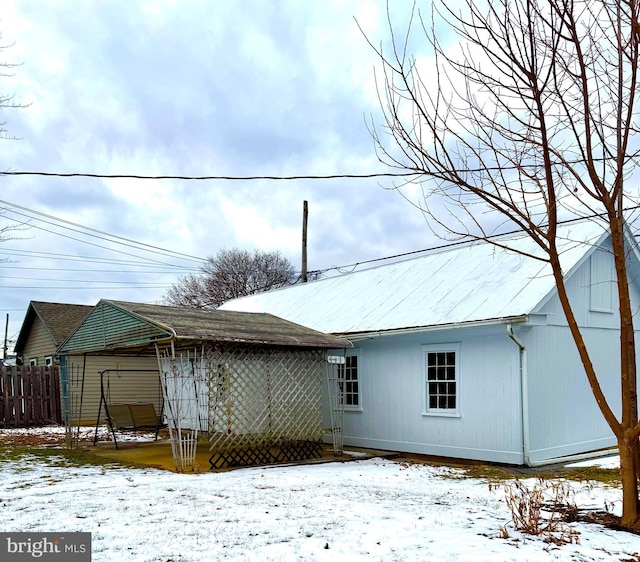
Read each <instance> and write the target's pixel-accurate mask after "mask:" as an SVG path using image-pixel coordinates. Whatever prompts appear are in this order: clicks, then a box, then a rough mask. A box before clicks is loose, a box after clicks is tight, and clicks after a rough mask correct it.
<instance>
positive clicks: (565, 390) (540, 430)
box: [523, 326, 620, 462]
mask: <svg viewBox="0 0 640 562" xmlns="http://www.w3.org/2000/svg"><path fill="white" fill-rule="evenodd" d="M582 333H583V335H584V337H585V340H586V344H587V348H588V349H589V352H590V354H591V358H592V361H593V363H594V366H595V368H596V372H597V373H598V374H599V378H600V383H601V385H602V387H603V390H604V391H605V394H606V396H607V398H608V400H609V403H610V405H611V406H612V407H613V408H614V409H615V410H616V411H618V412H619V405H620V398H619V384H618V379H619V373H620V371H619V368H620V361H619V354H618V353H616V352H615V349H616V346H619V342H620V338H619V335H618V332H617V331H615V330H611V329H606V328H583V329H582ZM523 339H524V341H525V342H526V345H527V350H528V358H529V362H528V371H529V413H530V415H529V419H530V449H531V460H532V461H533V462H537V461H542V460H547V459H552V458H557V457H562V456H566V455H571V454H576V453H583V452H587V451H593V450H596V449H599V448H604V447H609V446H613V445H615V444H616V441H615V438H614V436H613V433H612V431H611V429H609V426H608V425H607V423H606V422H605V420H604V418H603V416H602V413H601V412H600V410H599V408H598V405H597V404H596V401H595V398H594V397H593V393H592V392H591V388H590V386H589V383H588V381H587V377H586V375H585V372H584V368H583V367H582V363H581V362H580V358H579V356H578V352H577V350H576V346H575V343H574V341H573V338H572V337H571V333H570V332H569V328H567V327H562V326H545V327H535V328H532V329H531V330H530V333H529V334H526V335H525V336H524V337H523Z"/></svg>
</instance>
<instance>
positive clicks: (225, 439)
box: [59, 300, 351, 468]
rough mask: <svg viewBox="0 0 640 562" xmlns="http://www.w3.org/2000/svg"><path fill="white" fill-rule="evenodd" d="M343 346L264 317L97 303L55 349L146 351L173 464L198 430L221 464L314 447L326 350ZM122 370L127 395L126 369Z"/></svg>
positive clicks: (291, 455)
mask: <svg viewBox="0 0 640 562" xmlns="http://www.w3.org/2000/svg"><path fill="white" fill-rule="evenodd" d="M349 347H351V344H350V343H349V342H348V341H347V340H345V339H343V338H337V337H334V336H330V335H326V334H323V333H320V332H318V331H315V330H312V329H309V328H306V327H303V326H300V325H297V324H295V323H292V322H289V321H287V320H283V319H281V318H277V317H275V316H273V315H271V314H265V313H245V312H232V311H220V310H198V309H191V308H179V307H170V306H160V305H149V304H141V303H131V302H120V301H111V300H101V301H100V302H98V304H97V305H96V306H95V309H94V310H93V312H92V313H91V314H90V315H89V316H88V317H87V318H86V319H85V321H84V322H83V323H82V324H81V325H80V326H79V327H78V329H77V330H76V331H75V332H74V333H73V334H71V335H70V336H69V338H68V339H67V340H66V341H65V342H64V343H63V344H62V346H61V347H60V349H59V353H61V354H63V355H67V356H76V357H78V356H93V357H105V356H111V357H120V358H124V357H128V358H130V359H134V358H137V359H139V360H143V359H144V358H147V360H148V359H149V358H153V360H155V361H157V363H156V365H157V367H156V369H158V368H159V370H158V371H156V372H159V374H160V377H159V380H160V386H161V389H162V392H163V396H164V400H165V408H164V412H165V415H166V417H167V420H168V423H169V427H170V430H171V435H172V443H175V445H176V447H178V449H175V450H174V458H176V462H177V463H183V464H184V463H185V462H187V463H188V460H187V461H185V459H184V458H183V457H184V456H185V455H186V453H185V452H184V448H185V447H187V448H188V447H191V446H194V442H197V438H198V434H199V432H206V433H207V434H208V438H209V442H210V451H211V460H210V462H211V464H212V466H213V467H216V468H221V467H225V466H237V465H248V464H261V463H265V462H277V461H287V460H296V459H298V458H302V457H304V456H308V455H313V454H315V453H316V452H317V449H318V444H319V443H320V442H321V440H322V435H323V428H324V425H323V419H322V389H323V381H324V377H325V374H326V370H327V354H328V351H329V350H332V349H333V350H336V349H338V350H344V349H346V348H349ZM123 376H124V377H125V378H127V379H128V380H130V381H132V383H133V384H130V385H129V386H128V389H129V390H128V393H129V400H135V399H136V391H135V384H134V381H135V380H136V379H137V375H136V372H135V371H134V370H131V371H129V372H128V373H127V372H125V373H123ZM187 456H188V455H187Z"/></svg>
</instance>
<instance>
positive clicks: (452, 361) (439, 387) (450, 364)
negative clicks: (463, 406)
mask: <svg viewBox="0 0 640 562" xmlns="http://www.w3.org/2000/svg"><path fill="white" fill-rule="evenodd" d="M426 359H427V365H426V371H427V373H426V374H427V381H426V386H427V404H428V406H427V407H428V408H429V409H436V410H455V409H456V407H457V381H456V375H457V373H456V352H455V351H435V352H428V353H427V358H426Z"/></svg>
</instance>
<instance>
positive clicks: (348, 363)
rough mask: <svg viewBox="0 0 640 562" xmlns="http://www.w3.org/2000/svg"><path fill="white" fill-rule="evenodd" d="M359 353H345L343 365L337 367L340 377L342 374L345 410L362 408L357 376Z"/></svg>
mask: <svg viewBox="0 0 640 562" xmlns="http://www.w3.org/2000/svg"><path fill="white" fill-rule="evenodd" d="M359 356H360V354H359V352H358V351H350V352H347V356H346V357H345V363H344V365H338V369H340V375H343V374H344V382H343V383H342V384H343V386H342V403H343V405H344V406H345V408H346V409H352V410H359V409H361V407H362V404H361V402H360V400H361V397H360V379H359V376H358V363H359Z"/></svg>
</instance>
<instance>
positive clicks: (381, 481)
mask: <svg viewBox="0 0 640 562" xmlns="http://www.w3.org/2000/svg"><path fill="white" fill-rule="evenodd" d="M0 481H1V482H2V488H1V489H2V492H1V493H0V505H1V507H2V508H1V509H0V530H2V531H5V532H7V531H37V532H63V531H67V532H69V531H90V532H91V533H92V545H93V560H94V562H107V561H113V562H122V561H128V560H131V561H140V562H143V561H154V562H155V561H161V562H168V561H173V562H178V561H180V562H199V561H211V560H238V561H240V560H241V561H261V562H262V561H270V560H272V561H325V560H326V561H329V560H331V561H334V560H340V561H342V560H363V561H364V560H367V561H371V560H374V561H376V560H377V561H394V560H400V561H405V560H406V561H412V560H415V561H418V560H419V561H428V560H438V561H447V560H461V561H469V560H473V561H482V560H487V561H489V560H491V561H509V560H513V561H516V560H517V561H527V560H528V561H537V560H540V561H543V560H544V561H547V560H562V561H587V560H612V559H613V560H621V559H622V560H638V558H637V557H638V554H637V553H638V552H640V536H636V535H633V534H631V533H627V532H621V531H614V530H610V529H607V528H605V527H601V526H598V525H592V524H591V525H589V524H578V523H572V524H571V528H572V529H574V530H575V531H577V532H579V541H580V543H579V544H568V545H564V546H555V545H552V544H547V543H545V542H544V541H543V540H542V539H541V538H539V537H530V536H526V535H523V534H521V533H519V532H517V531H514V530H513V528H512V527H510V525H509V521H510V518H511V516H510V513H509V511H508V509H507V507H506V504H505V500H504V498H505V492H504V488H503V487H502V486H500V485H498V486H496V484H495V483H493V484H492V485H491V486H489V485H488V482H487V481H486V480H484V479H480V478H473V479H472V478H464V473H463V472H462V471H461V470H458V469H454V468H448V467H434V466H428V465H425V464H418V463H407V462H404V463H399V462H393V461H388V460H382V459H372V460H355V461H350V462H345V463H329V464H319V465H318V464H316V465H307V466H289V467H279V468H247V469H242V470H235V471H231V472H221V473H204V474H175V473H171V472H167V471H161V470H157V469H132V468H123V467H120V466H118V465H114V466H81V467H77V466H69V465H68V464H67V463H65V459H64V457H62V456H60V457H59V458H58V460H57V461H56V460H55V459H47V461H46V462H43V461H42V459H38V458H36V457H33V458H30V457H26V458H22V459H20V460H9V461H5V462H3V463H2V464H0ZM531 481H532V482H533V481H534V480H533V479H532V480H531ZM572 486H573V487H574V489H575V490H576V493H577V496H576V500H577V503H578V505H580V507H588V508H591V509H597V510H602V509H604V507H605V504H606V505H613V506H615V507H616V509H617V507H619V501H620V491H619V489H617V488H612V487H608V486H604V485H600V484H598V483H594V482H586V483H573V484H572ZM501 527H506V529H507V530H508V534H509V537H508V538H506V539H505V538H500V535H501V533H500V528H501Z"/></svg>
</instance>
